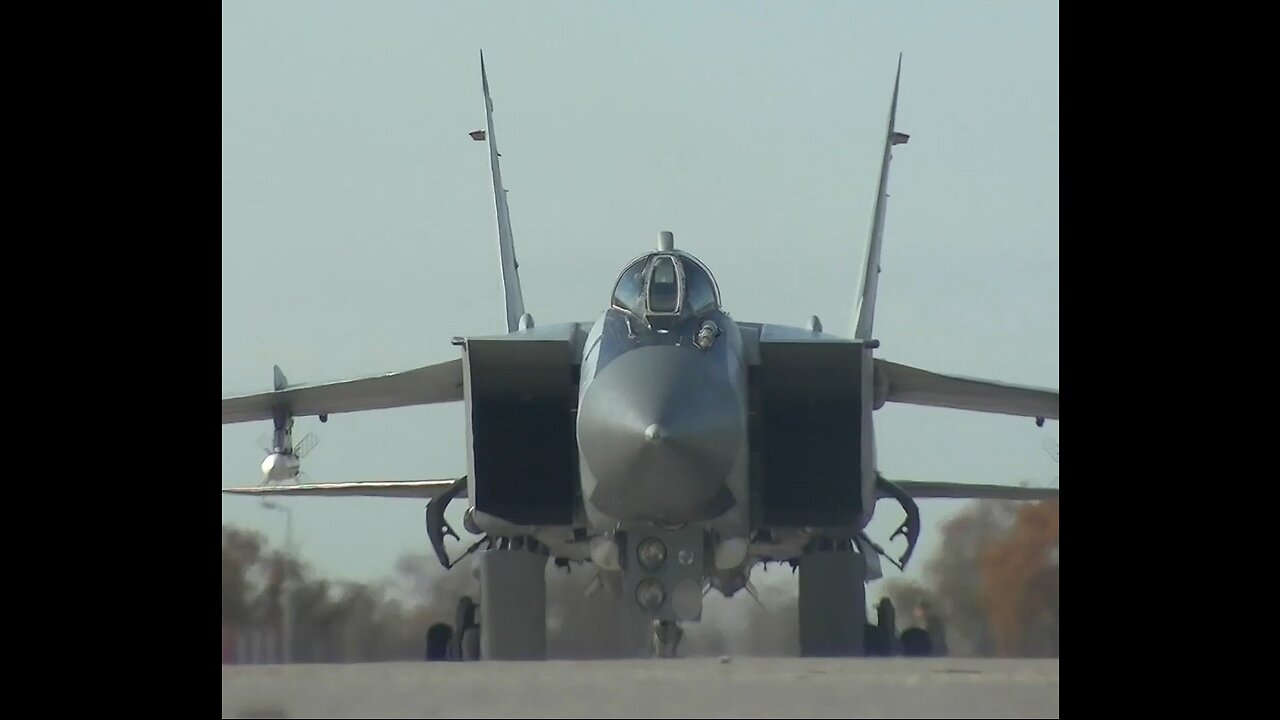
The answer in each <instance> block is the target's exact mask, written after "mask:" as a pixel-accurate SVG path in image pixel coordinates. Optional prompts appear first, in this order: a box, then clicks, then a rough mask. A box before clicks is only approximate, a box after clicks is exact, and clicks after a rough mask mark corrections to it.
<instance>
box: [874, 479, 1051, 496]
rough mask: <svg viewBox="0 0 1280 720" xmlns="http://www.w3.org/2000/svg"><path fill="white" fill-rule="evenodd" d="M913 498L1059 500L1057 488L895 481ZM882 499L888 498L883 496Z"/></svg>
mask: <svg viewBox="0 0 1280 720" xmlns="http://www.w3.org/2000/svg"><path fill="white" fill-rule="evenodd" d="M893 484H894V485H897V486H898V487H900V488H902V489H903V490H904V491H906V493H907V494H908V495H910V496H911V497H913V498H921V499H952V500H1057V499H1058V488H1056V487H1020V486H1017V485H981V484H977V483H956V482H922V481H917V480H894V481H893ZM881 497H888V496H887V495H884V494H881Z"/></svg>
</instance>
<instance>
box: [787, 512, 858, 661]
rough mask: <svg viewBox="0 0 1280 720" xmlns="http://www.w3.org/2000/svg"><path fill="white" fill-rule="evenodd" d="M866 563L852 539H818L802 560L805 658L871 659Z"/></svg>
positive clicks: (802, 633)
mask: <svg viewBox="0 0 1280 720" xmlns="http://www.w3.org/2000/svg"><path fill="white" fill-rule="evenodd" d="M866 574H867V565H866V559H865V558H864V557H863V556H862V555H861V554H860V553H858V552H856V551H855V550H854V546H853V542H852V540H850V539H847V538H846V539H843V540H833V539H828V538H818V539H817V540H815V541H814V542H813V544H812V545H811V546H810V547H808V548H806V549H805V554H804V557H802V558H801V559H800V655H801V656H802V657H860V656H862V655H865V654H866V632H867V586H866V584H865V581H866Z"/></svg>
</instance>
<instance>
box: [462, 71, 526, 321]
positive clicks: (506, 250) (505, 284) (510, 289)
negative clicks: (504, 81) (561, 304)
mask: <svg viewBox="0 0 1280 720" xmlns="http://www.w3.org/2000/svg"><path fill="white" fill-rule="evenodd" d="M480 81H481V83H483V85H484V112H485V121H486V126H485V133H484V136H483V137H478V136H479V135H480V134H479V133H472V134H471V136H472V137H473V138H475V139H476V140H484V139H487V140H488V141H489V171H490V174H491V175H492V177H493V202H494V207H495V210H496V213H497V218H498V254H499V258H500V260H501V262H502V293H503V302H504V304H505V306H506V315H507V332H515V331H516V330H517V329H518V328H519V326H520V316H521V315H524V297H523V295H522V294H521V292H520V271H519V269H518V268H519V267H520V266H519V264H518V263H517V262H516V248H515V240H514V239H512V237H511V212H510V211H509V210H508V209H507V190H506V188H505V187H503V185H502V170H501V169H500V168H499V167H498V157H499V155H498V139H497V137H495V136H494V133H493V99H492V98H490V97H489V76H488V74H487V73H486V72H485V68H484V52H483V51H482V52H481V53H480Z"/></svg>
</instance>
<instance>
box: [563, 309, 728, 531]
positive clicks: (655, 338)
mask: <svg viewBox="0 0 1280 720" xmlns="http://www.w3.org/2000/svg"><path fill="white" fill-rule="evenodd" d="M707 321H710V322H712V323H714V324H715V327H716V328H717V329H718V332H719V335H718V337H715V338H714V341H713V342H712V343H711V345H710V347H707V348H705V349H704V348H701V347H699V346H698V345H697V343H696V342H695V341H696V339H697V336H698V333H699V330H700V329H701V328H702V327H703V325H704V323H706V322H707ZM577 433H578V448H579V453H580V456H581V462H580V466H579V467H580V474H581V484H582V499H583V505H584V509H585V511H586V515H587V520H588V522H589V524H590V526H591V529H592V530H600V531H604V530H612V529H615V528H616V527H617V526H619V525H620V524H623V523H626V524H651V523H658V524H661V525H666V526H674V525H679V524H684V523H705V524H706V525H707V527H708V528H710V529H715V530H718V531H724V532H729V533H732V534H743V535H745V534H746V532H747V530H748V520H749V517H748V500H749V495H748V493H749V486H748V474H747V458H748V444H747V363H746V358H745V357H744V354H743V345H742V335H741V333H740V332H739V330H738V326H737V325H736V324H735V323H734V322H733V320H732V319H731V318H729V317H728V316H727V315H725V314H724V313H723V312H721V311H720V310H719V309H715V310H712V311H709V312H706V313H703V314H701V315H697V314H692V313H690V314H687V315H685V316H682V317H680V318H678V320H676V321H675V322H674V323H672V326H671V327H670V328H669V329H666V330H661V331H660V330H656V329H653V328H650V327H648V326H647V325H646V324H645V323H644V322H643V321H642V320H639V319H637V318H636V317H634V316H632V315H630V314H628V313H627V312H625V311H623V310H620V309H618V308H610V309H609V310H607V311H606V312H605V313H604V315H603V316H601V318H600V319H599V320H598V321H597V322H596V324H595V326H594V327H593V328H592V330H591V333H590V334H589V335H588V337H587V341H586V344H585V348H584V353H583V360H582V374H581V381H580V385H579V401H578V418H577Z"/></svg>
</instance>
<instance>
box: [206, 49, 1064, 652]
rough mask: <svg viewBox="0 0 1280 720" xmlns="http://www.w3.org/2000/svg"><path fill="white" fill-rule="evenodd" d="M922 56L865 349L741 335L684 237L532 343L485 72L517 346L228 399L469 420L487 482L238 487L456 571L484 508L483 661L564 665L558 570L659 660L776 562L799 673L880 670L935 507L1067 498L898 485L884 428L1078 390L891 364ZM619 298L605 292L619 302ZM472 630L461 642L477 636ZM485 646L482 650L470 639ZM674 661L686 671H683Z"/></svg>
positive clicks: (283, 412) (766, 329) (280, 422)
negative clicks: (354, 507) (871, 598)
mask: <svg viewBox="0 0 1280 720" xmlns="http://www.w3.org/2000/svg"><path fill="white" fill-rule="evenodd" d="M901 71H902V58H901V56H899V58H898V71H897V75H896V76H895V80H894V88H893V99H892V100H891V102H890V107H889V117H888V128H887V130H886V133H885V137H884V152H883V158H882V164H881V169H880V180H879V187H878V189H877V198H876V202H875V211H874V217H873V221H872V226H871V232H870V239H869V242H868V246H867V252H866V259H865V265H864V268H863V274H862V288H861V294H860V298H859V301H858V306H857V312H856V325H855V327H854V328H852V332H851V333H850V335H851V336H850V337H845V336H842V335H838V334H835V333H831V332H827V331H826V330H824V329H823V326H822V323H821V321H820V320H819V319H818V318H817V317H816V316H815V317H811V318H810V319H809V321H808V323H807V324H806V325H805V326H803V327H799V326H796V327H792V326H786V325H776V324H768V323H759V322H750V321H747V320H739V319H736V318H734V317H732V316H731V315H730V309H731V304H732V298H723V297H722V296H721V294H720V289H719V287H718V285H717V283H716V280H715V277H714V275H713V274H712V272H711V269H710V268H709V267H707V266H706V265H705V264H704V263H702V262H701V261H699V260H698V259H697V258H696V257H695V256H694V255H693V254H692V253H690V252H689V251H687V250H685V249H684V248H683V247H677V246H676V243H675V236H674V234H673V233H672V232H670V231H663V232H660V233H659V237H658V242H657V244H656V247H652V248H651V249H650V250H648V251H646V252H643V253H641V254H640V255H639V256H638V257H635V258H634V259H632V260H631V261H630V262H628V263H627V264H626V265H625V266H623V269H622V272H621V273H620V274H619V275H618V276H617V278H616V281H615V282H614V284H613V288H612V293H611V295H610V299H609V303H608V305H607V307H604V308H603V309H602V310H601V311H599V314H598V315H597V316H596V317H595V319H594V320H590V321H586V322H567V323H561V324H553V325H547V326H535V324H534V321H533V317H532V315H531V314H530V313H528V312H526V308H525V303H524V298H523V296H522V293H521V289H520V277H519V271H518V267H519V266H518V263H517V261H516V256H515V243H514V239H513V236H512V232H511V218H510V213H509V212H508V208H507V196H506V190H505V188H504V187H503V184H502V174H501V170H500V168H499V154H498V143H497V137H496V135H495V133H494V121H493V101H492V98H491V96H490V91H489V80H488V75H487V72H486V70H485V66H484V56H483V53H482V54H481V57H480V73H481V83H482V87H483V93H484V103H485V120H486V126H485V128H484V130H483V131H481V130H477V131H475V132H474V133H471V135H472V137H473V139H475V140H476V141H478V142H479V141H483V142H487V143H488V146H489V148H488V149H489V163H490V171H491V177H492V181H493V197H494V202H495V212H496V221H497V239H498V249H499V259H500V263H501V276H502V283H503V294H504V303H503V309H504V311H505V322H506V332H505V333H500V334H495V335H477V336H468V337H459V338H454V339H453V345H455V346H456V347H457V348H458V349H459V350H458V351H459V353H460V356H461V357H459V358H456V359H452V360H446V361H444V362H440V363H438V364H432V365H426V366H423V367H419V368H415V369H410V370H405V371H401V372H392V373H386V374H380V375H372V376H368V377H361V378H355V379H349V380H342V381H337V382H325V383H315V384H300V385H289V384H287V383H285V382H283V381H282V378H283V374H282V373H279V372H277V373H276V380H277V382H276V387H275V388H274V389H273V390H271V391H267V392H260V393H254V394H248V395H239V396H232V397H224V398H223V400H222V422H223V423H224V424H226V423H243V422H255V421H264V420H272V421H273V423H274V426H275V428H276V430H277V433H281V432H283V431H284V430H285V429H287V428H288V427H290V426H291V423H292V420H293V418H294V417H299V416H319V418H320V420H321V421H322V422H325V421H327V420H328V418H329V416H331V415H336V414H341V413H352V412H363V411H371V410H378V409H384V408H395V407H404V406H411V405H427V404H435V403H452V402H460V403H463V405H464V407H465V411H466V412H465V417H466V431H467V432H466V438H467V441H466V453H467V474H466V475H465V476H464V477H460V478H446V479H438V480H425V481H406V482H390V481H388V482H350V483H335V484H301V485H273V484H268V485H266V486H260V487H237V488H224V492H227V493H236V494H250V495H260V494H280V495H300V496H335V497H350V496H382V497H388V496H389V497H408V498H422V499H427V500H428V503H427V507H426V516H427V517H426V526H427V528H426V529H427V534H428V537H429V539H430V542H431V544H432V545H433V547H434V549H435V550H436V553H437V555H438V557H439V559H440V562H441V563H442V564H443V565H445V566H446V567H451V566H453V565H454V564H455V563H456V562H457V560H451V559H450V558H449V557H448V555H447V554H446V552H445V548H444V537H445V536H446V535H452V536H454V537H455V538H456V537H457V534H456V533H455V532H454V531H453V529H452V528H451V527H449V525H448V523H447V522H446V521H445V512H444V511H445V508H446V506H447V505H448V503H449V502H450V501H452V500H454V499H457V498H461V497H463V496H465V497H466V499H467V504H468V506H467V508H466V511H465V513H464V515H463V521H464V525H465V527H466V529H467V530H468V531H469V532H471V533H473V534H475V535H476V536H480V537H481V540H480V542H479V543H477V544H476V545H473V546H472V548H471V550H469V551H468V552H471V551H475V552H476V553H477V557H476V567H477V575H478V577H479V580H480V599H479V613H478V615H479V618H478V619H479V623H478V625H479V634H480V642H479V646H480V657H481V658H482V659H493V660H530V659H542V658H545V657H546V635H547V632H546V585H545V582H546V581H545V571H546V567H547V563H548V562H550V561H554V562H556V563H557V564H568V563H572V562H581V563H583V564H586V565H588V566H589V567H592V568H594V570H595V571H596V572H597V573H598V575H597V578H596V580H597V582H595V583H594V584H595V586H596V587H597V588H598V587H605V588H608V589H609V591H611V592H613V593H614V594H615V596H617V597H620V598H622V600H623V603H622V604H621V607H624V608H626V610H625V612H628V613H632V614H633V615H634V616H635V617H638V618H640V619H641V620H643V621H645V622H648V623H649V624H651V625H652V627H653V628H654V638H655V642H666V641H665V640H662V639H663V638H670V637H676V638H678V637H679V634H680V633H679V625H678V624H679V623H687V622H697V621H698V620H700V619H701V616H702V610H703V598H704V595H705V593H706V592H709V591H710V590H712V589H714V590H717V591H719V592H722V593H724V594H725V595H731V594H734V593H736V592H737V591H739V590H740V589H742V588H743V587H748V588H749V587H750V586H749V580H748V577H749V574H750V572H751V570H752V569H753V568H754V567H757V566H759V565H760V564H761V563H768V562H788V563H791V564H792V567H793V568H795V569H797V570H798V572H799V593H800V597H799V619H798V622H799V626H800V627H799V631H800V632H799V636H800V653H801V654H802V655H805V656H815V655H822V656H849V655H860V654H863V653H864V651H865V642H864V641H865V637H864V633H865V628H866V618H867V608H866V586H865V583H867V582H869V581H871V580H874V579H876V578H878V577H880V576H881V563H880V561H881V556H882V555H883V556H885V558H886V559H888V560H889V561H890V562H894V563H895V564H896V565H898V566H900V567H903V566H905V565H906V563H907V562H908V561H909V558H910V555H911V553H912V551H913V550H914V548H915V544H916V542H917V540H918V537H919V532H920V522H919V511H918V507H917V506H916V503H915V500H916V499H917V498H1006V499H1015V500H1035V499H1041V498H1048V497H1057V494H1058V490H1057V489H1056V488H1047V489H1035V488H1022V487H1003V486H993V485H970V484H962V483H946V482H908V481H901V482H894V481H891V480H889V479H886V478H885V477H883V476H882V475H881V474H880V473H879V472H878V470H877V463H876V444H875V436H874V431H873V413H874V411H876V410H878V409H880V408H881V407H883V406H884V405H885V403H907V404H913V405H923V406H932V407H945V408H953V409H960V410H969V411H976V412H986V413H1001V414H1006V415H1013V416H1022V417H1027V418H1035V419H1036V422H1037V424H1038V425H1043V424H1044V421H1045V420H1046V419H1051V420H1055V421H1056V420H1057V419H1058V390H1057V389H1046V388H1033V387H1024V386H1017V385H1011V384H1008V383H1002V382H994V381H990V380H982V379H974V378H967V377H958V376H952V375H946V374H941V373H937V372H930V371H926V370H922V369H917V368H913V367H908V366H906V365H901V364H897V363H893V362H889V361H886V360H883V359H880V358H878V357H876V356H875V351H876V350H877V349H878V348H879V345H880V343H879V342H878V341H877V340H876V339H875V336H874V333H873V329H874V321H875V303H876V292H877V286H878V279H879V275H880V255H881V248H882V246H883V239H884V225H885V210H886V204H887V198H888V193H887V187H888V179H889V165H890V160H891V157H892V150H893V148H894V147H895V146H897V145H902V144H905V143H907V141H908V139H909V138H908V136H907V135H906V134H904V133H902V132H899V131H898V130H897V129H896V127H895V117H896V113H897V103H898V91H899V85H900V80H901ZM602 294H603V293H602ZM881 499H891V500H893V501H895V502H897V503H898V504H899V505H900V506H901V507H902V509H903V511H904V512H905V515H906V521H905V522H904V523H903V524H902V526H901V527H900V528H899V529H898V531H897V533H895V534H894V536H893V537H892V538H890V540H892V539H894V538H896V537H897V535H898V534H902V535H905V537H906V541H907V550H906V552H905V553H904V554H903V555H902V556H901V557H900V558H898V559H894V558H892V557H888V556H887V555H886V554H885V553H884V551H883V550H882V549H881V546H880V545H878V544H876V543H875V542H874V541H873V540H872V539H871V538H869V537H868V536H867V533H866V532H865V528H866V527H867V525H868V523H869V522H870V520H871V518H872V515H873V512H874V511H875V509H876V506H877V502H878V501H879V500H881ZM462 630H464V628H458V631H459V632H461V631H462ZM467 630H468V631H471V630H474V628H467ZM666 654H670V653H666Z"/></svg>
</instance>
